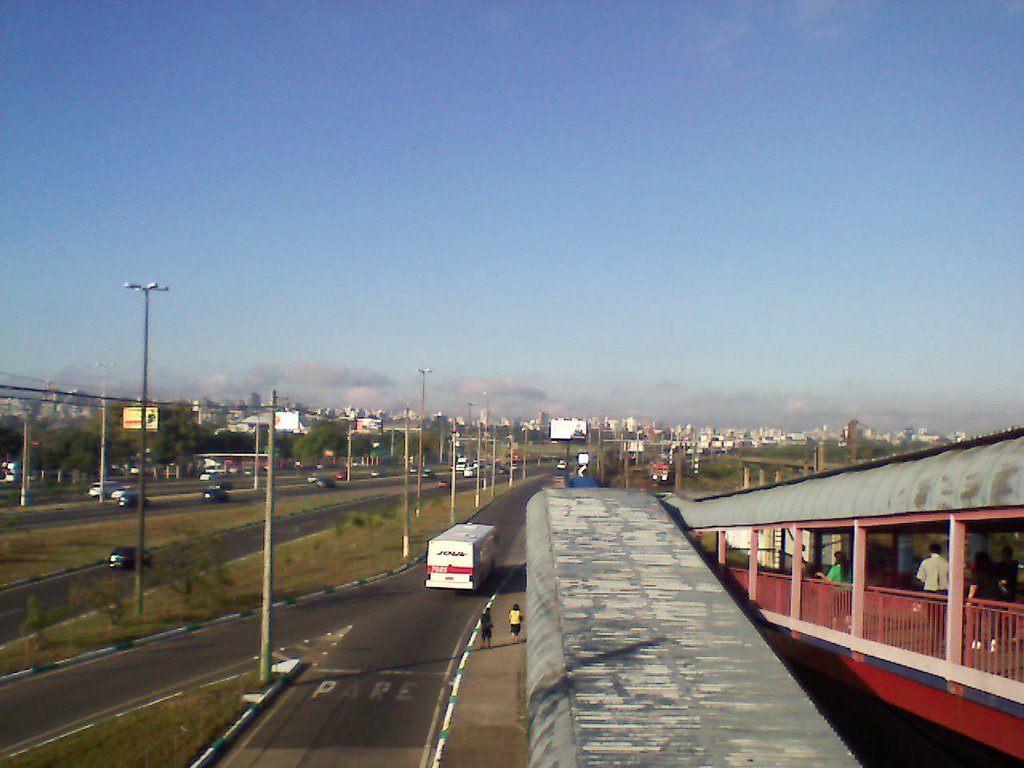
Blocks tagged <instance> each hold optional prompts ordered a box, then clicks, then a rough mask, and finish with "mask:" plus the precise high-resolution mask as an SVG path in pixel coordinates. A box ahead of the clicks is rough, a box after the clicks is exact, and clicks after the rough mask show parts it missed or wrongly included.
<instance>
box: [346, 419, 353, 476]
mask: <svg viewBox="0 0 1024 768" xmlns="http://www.w3.org/2000/svg"><path fill="white" fill-rule="evenodd" d="M347 434H348V464H346V469H345V482H346V483H351V482H352V420H351V419H349V422H348V433H347Z"/></svg>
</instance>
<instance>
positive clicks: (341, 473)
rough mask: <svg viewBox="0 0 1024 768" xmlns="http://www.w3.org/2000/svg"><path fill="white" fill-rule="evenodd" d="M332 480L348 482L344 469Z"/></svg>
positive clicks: (346, 472)
mask: <svg viewBox="0 0 1024 768" xmlns="http://www.w3.org/2000/svg"><path fill="white" fill-rule="evenodd" d="M334 479H335V480H348V471H347V470H344V469H343V470H341V471H339V472H338V474H336V475H335V476H334Z"/></svg>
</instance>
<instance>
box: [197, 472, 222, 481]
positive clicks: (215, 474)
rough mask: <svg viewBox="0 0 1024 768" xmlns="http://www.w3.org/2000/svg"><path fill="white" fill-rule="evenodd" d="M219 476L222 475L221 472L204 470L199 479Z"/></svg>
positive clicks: (212, 478)
mask: <svg viewBox="0 0 1024 768" xmlns="http://www.w3.org/2000/svg"><path fill="white" fill-rule="evenodd" d="M219 477H220V472H215V471H213V472H203V474H201V475H200V476H199V479H200V480H216V479H218V478H219Z"/></svg>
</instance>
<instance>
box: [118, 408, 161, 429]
mask: <svg viewBox="0 0 1024 768" xmlns="http://www.w3.org/2000/svg"><path fill="white" fill-rule="evenodd" d="M159 428H160V409H159V408H157V407H156V406H155V405H147V406H146V431H147V432H149V431H151V430H156V429H159ZM121 429H131V430H141V429H142V406H140V405H129V406H127V407H125V408H123V409H122V410H121Z"/></svg>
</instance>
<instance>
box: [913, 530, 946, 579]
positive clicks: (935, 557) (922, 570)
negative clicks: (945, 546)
mask: <svg viewBox="0 0 1024 768" xmlns="http://www.w3.org/2000/svg"><path fill="white" fill-rule="evenodd" d="M928 550H929V552H930V554H929V555H928V557H926V558H925V559H924V560H922V561H921V565H920V566H918V569H917V576H916V577H915V578H916V579H917V580H918V581H920V582H921V583H922V584H923V585H924V591H925V592H945V591H946V590H947V589H948V588H949V563H948V562H946V558H944V557H943V556H942V546H941V545H940V544H939V543H938V542H937V541H933V542H932V543H931V545H929V547H928Z"/></svg>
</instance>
